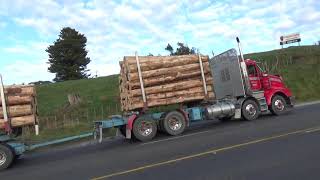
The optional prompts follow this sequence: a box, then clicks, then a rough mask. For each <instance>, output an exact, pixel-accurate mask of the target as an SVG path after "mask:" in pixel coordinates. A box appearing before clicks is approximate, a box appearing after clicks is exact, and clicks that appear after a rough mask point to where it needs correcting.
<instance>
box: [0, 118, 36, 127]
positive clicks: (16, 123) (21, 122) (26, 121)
mask: <svg viewBox="0 0 320 180" xmlns="http://www.w3.org/2000/svg"><path fill="white" fill-rule="evenodd" d="M35 121H36V117H35V116H33V115H29V116H21V117H13V118H11V126H12V127H21V126H26V125H33V124H34V123H35ZM3 128H4V119H0V129H3Z"/></svg>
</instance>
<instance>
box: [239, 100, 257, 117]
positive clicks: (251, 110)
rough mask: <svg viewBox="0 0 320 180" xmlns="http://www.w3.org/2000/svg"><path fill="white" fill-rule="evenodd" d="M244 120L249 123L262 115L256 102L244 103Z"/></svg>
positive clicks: (242, 110) (242, 108) (247, 101)
mask: <svg viewBox="0 0 320 180" xmlns="http://www.w3.org/2000/svg"><path fill="white" fill-rule="evenodd" d="M241 114H242V118H243V119H244V120H247V121H252V120H255V119H257V117H258V116H259V115H260V109H259V106H258V104H257V102H256V101H254V100H252V99H248V100H246V101H244V103H243V104H242V107H241Z"/></svg>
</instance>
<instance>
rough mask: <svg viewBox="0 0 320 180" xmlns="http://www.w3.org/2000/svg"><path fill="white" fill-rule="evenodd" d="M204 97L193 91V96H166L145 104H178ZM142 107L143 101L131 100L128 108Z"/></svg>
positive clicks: (211, 96)
mask: <svg viewBox="0 0 320 180" xmlns="http://www.w3.org/2000/svg"><path fill="white" fill-rule="evenodd" d="M213 97H214V96H213V94H211V95H209V98H213ZM203 99H205V96H204V95H202V93H195V94H194V96H191V97H190V96H189V97H188V96H187V97H180V98H176V97H172V98H166V99H157V100H153V101H149V102H148V103H147V104H148V106H149V107H153V106H160V105H170V104H178V103H185V102H190V101H196V100H203ZM142 107H144V104H143V102H140V101H139V102H133V103H132V105H131V106H130V107H129V108H128V110H132V109H138V108H142Z"/></svg>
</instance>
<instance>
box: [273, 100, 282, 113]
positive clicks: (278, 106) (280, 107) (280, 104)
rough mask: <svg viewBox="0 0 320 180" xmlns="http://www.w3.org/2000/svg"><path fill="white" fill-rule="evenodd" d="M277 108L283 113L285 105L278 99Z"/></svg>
mask: <svg viewBox="0 0 320 180" xmlns="http://www.w3.org/2000/svg"><path fill="white" fill-rule="evenodd" d="M274 105H275V107H276V108H277V110H278V111H282V110H283V109H284V104H283V102H282V101H281V100H280V99H277V100H276V101H275V102H274Z"/></svg>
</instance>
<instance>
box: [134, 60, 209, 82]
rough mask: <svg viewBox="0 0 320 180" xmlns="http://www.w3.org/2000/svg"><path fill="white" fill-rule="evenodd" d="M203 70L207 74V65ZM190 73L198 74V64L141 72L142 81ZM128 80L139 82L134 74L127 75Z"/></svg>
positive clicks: (137, 76) (206, 64)
mask: <svg viewBox="0 0 320 180" xmlns="http://www.w3.org/2000/svg"><path fill="white" fill-rule="evenodd" d="M203 69H204V71H205V72H209V71H210V68H209V63H208V62H205V63H203ZM188 71H189V72H190V71H199V72H200V64H187V65H183V66H175V67H169V68H162V69H155V70H150V71H142V72H141V74H142V79H147V78H151V77H157V76H162V75H164V76H169V75H173V76H174V75H176V74H177V73H181V74H183V73H185V72H188ZM128 76H129V80H130V81H134V80H139V74H138V73H137V72H136V73H129V74H128Z"/></svg>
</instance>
